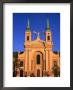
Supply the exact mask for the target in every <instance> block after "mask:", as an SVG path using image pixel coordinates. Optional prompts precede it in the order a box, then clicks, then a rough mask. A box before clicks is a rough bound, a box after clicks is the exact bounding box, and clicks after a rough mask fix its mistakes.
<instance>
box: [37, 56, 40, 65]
mask: <svg viewBox="0 0 73 90" xmlns="http://www.w3.org/2000/svg"><path fill="white" fill-rule="evenodd" d="M37 64H40V55H37Z"/></svg>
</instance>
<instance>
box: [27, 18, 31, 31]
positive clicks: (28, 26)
mask: <svg viewBox="0 0 73 90" xmlns="http://www.w3.org/2000/svg"><path fill="white" fill-rule="evenodd" d="M27 31H30V22H29V19H28V24H27Z"/></svg>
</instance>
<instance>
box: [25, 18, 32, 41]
mask: <svg viewBox="0 0 73 90" xmlns="http://www.w3.org/2000/svg"><path fill="white" fill-rule="evenodd" d="M30 41H31V31H30V23H29V19H28V25H27V28H26V32H25V42H30Z"/></svg>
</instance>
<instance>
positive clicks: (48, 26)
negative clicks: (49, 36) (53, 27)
mask: <svg viewBox="0 0 73 90" xmlns="http://www.w3.org/2000/svg"><path fill="white" fill-rule="evenodd" d="M46 31H50V25H49V20H48V18H47V26H46Z"/></svg>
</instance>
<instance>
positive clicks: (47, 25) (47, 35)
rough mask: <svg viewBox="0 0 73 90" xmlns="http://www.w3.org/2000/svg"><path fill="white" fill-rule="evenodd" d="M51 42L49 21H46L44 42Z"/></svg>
mask: <svg viewBox="0 0 73 90" xmlns="http://www.w3.org/2000/svg"><path fill="white" fill-rule="evenodd" d="M51 40H52V38H51V31H50V25H49V21H48V19H47V23H46V42H50V41H51Z"/></svg>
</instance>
